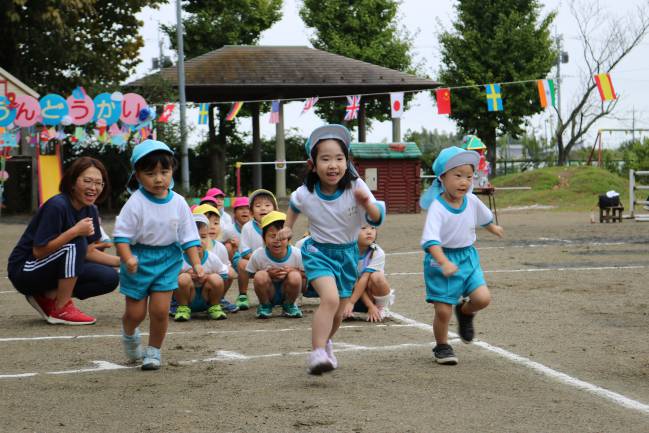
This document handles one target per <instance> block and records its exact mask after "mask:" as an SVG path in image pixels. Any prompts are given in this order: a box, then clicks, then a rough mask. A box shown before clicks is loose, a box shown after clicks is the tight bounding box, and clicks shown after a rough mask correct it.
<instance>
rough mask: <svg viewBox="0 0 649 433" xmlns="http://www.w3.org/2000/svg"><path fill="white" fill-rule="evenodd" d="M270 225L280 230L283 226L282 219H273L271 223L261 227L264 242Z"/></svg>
mask: <svg viewBox="0 0 649 433" xmlns="http://www.w3.org/2000/svg"><path fill="white" fill-rule="evenodd" d="M271 227H275V228H276V229H277V230H281V229H282V228H283V227H284V220H277V221H273V222H272V223H270V224H268V225H267V226H266V227H264V228H263V229H261V237H262V238H263V239H264V243H266V232H268V229H269V228H271Z"/></svg>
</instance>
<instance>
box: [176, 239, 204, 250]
mask: <svg viewBox="0 0 649 433" xmlns="http://www.w3.org/2000/svg"><path fill="white" fill-rule="evenodd" d="M200 246H201V241H199V240H198V239H197V240H195V241H189V242H185V243H184V244H182V245H181V246H180V248H182V250H183V251H187V250H188V249H189V248H191V247H200Z"/></svg>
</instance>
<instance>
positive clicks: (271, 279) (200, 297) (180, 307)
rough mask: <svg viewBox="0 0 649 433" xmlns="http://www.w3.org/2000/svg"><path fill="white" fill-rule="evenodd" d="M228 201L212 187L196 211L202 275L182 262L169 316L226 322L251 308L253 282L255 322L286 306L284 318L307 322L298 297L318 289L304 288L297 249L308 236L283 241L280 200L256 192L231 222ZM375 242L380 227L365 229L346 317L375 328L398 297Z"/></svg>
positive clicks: (237, 203)
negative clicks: (203, 315)
mask: <svg viewBox="0 0 649 433" xmlns="http://www.w3.org/2000/svg"><path fill="white" fill-rule="evenodd" d="M224 198H225V195H224V194H223V192H222V191H221V190H220V189H218V188H211V189H209V190H208V191H207V193H206V195H205V197H203V198H202V199H201V200H200V204H199V205H196V206H192V209H191V210H192V214H193V218H194V222H195V224H196V227H197V229H198V233H199V235H200V241H201V245H200V247H199V248H198V253H199V257H200V261H201V264H202V266H203V269H204V271H205V275H204V276H203V277H202V278H199V277H198V276H197V275H196V273H195V272H194V271H193V269H192V266H191V262H190V260H189V258H188V257H187V256H186V255H185V256H184V260H183V267H182V270H181V273H180V275H179V276H178V289H177V290H176V291H175V292H174V296H173V300H172V304H171V309H170V315H172V316H173V318H174V320H175V321H177V322H184V321H188V320H190V319H191V315H192V313H195V312H207V316H208V317H209V318H210V319H214V320H223V319H227V314H228V313H236V312H237V311H239V310H247V309H249V308H250V301H249V298H248V284H249V281H250V279H252V281H253V287H254V290H255V294H256V295H257V298H258V300H259V304H258V305H257V308H256V317H257V318H259V319H268V318H270V317H272V315H273V307H276V306H281V308H282V313H281V315H282V316H284V317H288V318H300V317H302V311H301V309H300V307H299V306H298V298H299V297H300V295H302V294H305V295H306V296H310V295H314V294H315V291H314V290H307V281H306V277H305V274H304V267H303V265H302V255H301V252H300V248H301V246H302V243H303V242H304V240H305V239H306V238H302V239H300V240H299V241H298V242H297V243H296V245H295V246H292V245H290V244H289V241H288V240H287V239H282V240H280V237H279V236H278V233H279V231H280V230H281V229H282V228H283V227H284V223H285V221H286V214H284V213H282V212H279V211H278V210H277V208H278V206H277V199H276V198H275V196H274V195H273V193H272V192H270V191H268V190H265V189H259V190H256V191H254V192H253V193H252V194H250V197H237V198H235V199H234V200H233V203H232V209H233V213H234V219H232V217H230V215H228V213H227V212H226V211H225V210H224ZM251 214H252V215H251ZM251 216H252V218H251ZM375 241H376V228H375V227H373V226H371V225H369V224H368V225H366V226H363V227H362V229H361V232H360V234H359V237H358V247H359V251H360V257H359V260H358V275H359V278H358V280H357V283H356V285H355V286H354V290H353V293H352V296H351V298H349V299H348V302H347V305H346V308H345V313H344V317H345V318H346V319H351V318H353V317H354V312H362V313H367V320H368V321H371V322H380V321H383V320H384V319H385V318H386V317H388V316H389V310H388V307H389V305H390V304H391V303H392V302H393V301H394V294H393V291H392V290H391V289H390V286H389V284H388V282H387V280H386V278H385V275H384V273H383V268H384V266H385V253H384V252H383V250H382V249H381V247H379V246H378V245H377V244H376V242H375ZM235 279H236V280H237V282H238V288H239V294H238V296H237V298H236V301H235V303H231V302H229V301H228V300H227V299H226V298H225V295H226V293H227V292H228V289H229V288H230V287H231V286H232V282H233V281H234V280H235ZM316 296H317V295H316Z"/></svg>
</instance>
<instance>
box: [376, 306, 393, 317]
mask: <svg viewBox="0 0 649 433" xmlns="http://www.w3.org/2000/svg"><path fill="white" fill-rule="evenodd" d="M376 308H377V309H378V310H379V317H380V318H381V321H383V320H385V319H388V318H390V317H392V313H390V309H389V308H388V307H387V306H385V305H377V306H376Z"/></svg>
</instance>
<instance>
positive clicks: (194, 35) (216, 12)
mask: <svg viewBox="0 0 649 433" xmlns="http://www.w3.org/2000/svg"><path fill="white" fill-rule="evenodd" d="M183 7H184V10H185V12H187V13H188V14H189V15H188V16H187V18H185V19H183V26H184V28H185V37H184V51H185V55H186V56H187V57H188V58H193V57H197V56H200V55H201V54H205V53H207V52H209V51H213V50H217V49H219V48H221V47H223V46H224V45H254V44H256V43H257V41H258V40H259V36H260V35H261V32H263V31H264V30H266V29H268V28H270V27H271V26H272V25H273V24H274V23H275V22H277V21H279V20H280V18H281V17H282V0H239V1H237V2H235V3H233V2H231V1H227V0H188V1H185V2H184V3H183ZM162 28H163V30H164V31H165V32H166V33H167V35H168V36H169V39H170V40H171V44H172V46H173V48H174V49H176V48H177V47H176V43H177V39H176V26H175V25H171V26H162ZM215 108H216V107H215V106H214V105H213V104H212V105H210V114H209V125H208V126H209V128H208V143H207V145H206V146H205V147H204V152H205V155H206V156H207V157H208V158H209V173H210V175H211V177H212V178H213V179H214V180H215V182H216V184H217V185H220V186H223V185H225V176H226V172H227V170H226V157H227V156H228V152H229V150H228V143H229V142H230V141H231V140H230V139H231V138H233V137H235V129H236V124H235V122H226V120H225V116H226V114H227V108H225V106H223V107H222V108H223V109H220V110H218V121H217V123H216V124H215V123H214V110H215ZM247 114H248V113H247V112H246V110H245V105H244V110H242V112H241V113H240V114H239V116H241V117H243V116H246V115H247Z"/></svg>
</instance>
